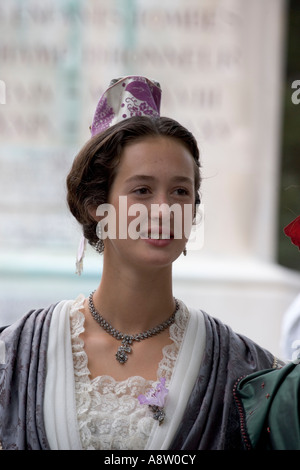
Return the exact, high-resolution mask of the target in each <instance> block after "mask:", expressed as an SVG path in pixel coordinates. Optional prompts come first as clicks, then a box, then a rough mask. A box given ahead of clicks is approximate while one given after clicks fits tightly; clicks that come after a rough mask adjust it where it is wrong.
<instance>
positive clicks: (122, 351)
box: [89, 291, 179, 364]
mask: <svg viewBox="0 0 300 470" xmlns="http://www.w3.org/2000/svg"><path fill="white" fill-rule="evenodd" d="M94 292H95V291H94ZM94 292H92V293H91V294H90V296H89V309H90V312H91V314H92V316H93V318H94V320H96V322H97V323H98V324H99V325H100V326H101V327H102V328H103V329H104V330H105V331H106V332H107V333H109V334H110V335H111V336H113V337H114V338H116V339H117V340H119V341H122V344H121V346H119V349H118V351H117V353H116V359H117V361H119V363H120V364H125V362H126V361H127V359H128V355H127V354H129V353H131V352H132V348H131V346H132V343H133V341H142V340H144V339H147V338H151V336H155V335H158V334H159V333H161V332H162V331H164V330H165V329H166V328H168V327H169V326H170V325H172V323H174V321H175V314H176V312H177V310H178V309H179V302H178V300H177V299H175V298H174V300H175V305H176V308H175V311H174V313H172V315H171V316H170V318H168V320H166V321H164V322H162V323H160V324H159V325H157V326H155V327H154V328H151V329H150V330H147V331H144V332H143V333H138V334H135V335H127V334H125V333H121V332H120V331H118V330H116V329H115V328H113V326H112V325H110V324H109V323H108V322H107V321H106V320H105V319H104V318H103V317H102V315H100V313H99V312H97V310H96V309H95V305H94V302H93V295H94Z"/></svg>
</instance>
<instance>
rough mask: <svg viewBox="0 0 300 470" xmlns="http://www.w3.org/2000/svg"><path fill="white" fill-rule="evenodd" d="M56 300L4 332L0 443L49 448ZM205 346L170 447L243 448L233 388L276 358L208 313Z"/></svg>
mask: <svg viewBox="0 0 300 470" xmlns="http://www.w3.org/2000/svg"><path fill="white" fill-rule="evenodd" d="M54 308H55V305H52V306H50V307H49V308H47V309H41V310H34V311H31V312H29V313H28V314H27V315H25V316H24V317H23V318H21V319H20V320H19V321H17V322H16V323H15V324H13V325H12V326H10V327H8V328H6V329H4V331H3V332H2V333H0V346H1V342H3V343H5V345H6V351H5V361H3V363H2V364H0V448H1V446H2V448H3V449H19V450H22V449H33V450H49V444H48V441H47V437H46V433H45V426H44V421H43V398H44V384H45V377H46V356H47V344H48V334H49V326H50V322H51V316H52V312H53V310H54ZM204 319H205V325H206V349H205V353H204V357H203V361H202V364H201V367H200V369H199V374H198V377H197V380H196V383H195V385H194V388H193V390H192V392H191V395H190V398H189V401H188V404H187V407H186V410H185V413H184V416H183V419H182V422H181V424H180V426H179V428H178V430H177V433H176V435H175V437H174V440H173V442H172V444H171V446H170V450H172V449H174V450H175V449H176V450H180V449H182V450H197V449H206V450H209V449H216V450H217V449H243V443H242V439H241V431H240V429H241V427H240V416H239V414H238V409H237V407H236V405H235V401H234V396H233V389H234V385H235V383H236V381H237V380H238V379H240V377H242V376H245V375H248V374H251V373H252V372H255V371H258V370H262V369H267V368H270V367H272V365H273V362H274V358H273V356H272V355H271V354H270V353H269V352H268V351H265V350H264V349H262V348H260V347H259V346H257V345H256V344H255V343H253V342H252V341H251V340H249V339H248V338H246V337H243V336H241V335H238V334H236V333H234V332H233V331H232V330H231V329H230V328H229V327H227V326H225V325H224V324H223V323H222V322H220V321H219V320H216V319H214V318H212V317H210V316H208V315H207V314H205V313H204Z"/></svg>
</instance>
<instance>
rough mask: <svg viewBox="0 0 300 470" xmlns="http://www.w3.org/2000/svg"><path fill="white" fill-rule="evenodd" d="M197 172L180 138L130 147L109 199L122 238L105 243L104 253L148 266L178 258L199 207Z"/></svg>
mask: <svg viewBox="0 0 300 470" xmlns="http://www.w3.org/2000/svg"><path fill="white" fill-rule="evenodd" d="M194 172H195V167H194V161H193V157H192V155H191V153H190V152H189V151H188V150H187V148H186V147H185V146H184V145H183V144H182V143H181V142H180V141H179V140H177V139H174V138H170V137H147V138H144V139H141V140H138V141H136V142H134V143H132V144H129V145H127V146H126V147H125V149H124V151H123V153H122V156H121V160H120V163H119V165H118V169H117V174H116V176H115V179H114V182H113V184H112V187H111V189H110V192H109V198H108V203H109V204H111V205H112V206H114V208H115V211H116V237H110V238H107V239H106V240H105V250H104V253H105V252H106V253H107V254H109V253H115V254H117V259H118V260H119V261H120V262H122V260H123V261H125V262H130V263H131V264H133V263H135V264H138V265H144V266H145V267H146V266H148V267H149V266H160V267H162V266H167V265H170V264H171V263H172V262H173V261H174V260H175V259H176V258H178V256H179V255H180V254H181V253H182V251H183V250H184V248H185V245H186V242H187V239H188V236H189V231H190V228H191V227H190V224H191V222H192V219H193V214H194V209H195V185H194V181H195V173H194ZM126 211H127V213H126ZM124 224H125V228H124ZM120 233H122V235H121V236H120Z"/></svg>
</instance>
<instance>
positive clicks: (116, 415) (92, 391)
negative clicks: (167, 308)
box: [70, 295, 189, 450]
mask: <svg viewBox="0 0 300 470" xmlns="http://www.w3.org/2000/svg"><path fill="white" fill-rule="evenodd" d="M84 300H85V297H84V296H83V295H80V296H79V297H78V298H77V299H76V300H75V301H74V303H73V305H72V307H71V311H70V318H71V337H72V351H73V362H74V374H75V397H76V406H77V419H78V425H79V433H80V437H81V442H82V446H83V448H84V449H95V450H111V449H113V450H117V449H120V450H125V449H127V450H139V449H141V450H142V449H144V448H145V445H146V443H147V440H148V438H149V436H150V433H151V430H152V427H153V426H154V425H157V422H156V421H154V419H153V415H152V413H151V411H150V410H149V408H148V407H147V406H145V405H141V404H140V403H139V402H138V400H137V397H138V395H140V394H141V393H143V394H144V393H145V392H146V391H147V390H148V389H149V388H151V387H152V386H153V385H154V384H156V382H155V381H152V380H146V379H144V378H143V377H139V376H134V377H129V378H128V379H127V380H124V381H117V380H115V379H114V378H113V377H110V376H100V377H96V378H94V379H92V380H91V379H90V371H89V369H88V358H87V355H86V353H85V350H84V342H83V340H82V339H81V338H79V335H80V334H81V333H83V332H84V315H83V313H82V312H81V311H80V310H81V309H82V308H83V304H84ZM188 318H189V312H188V309H187V308H186V306H185V305H184V304H183V303H182V302H180V308H179V310H178V312H177V314H176V317H175V322H174V323H173V324H172V325H171V326H170V328H169V331H170V338H171V340H172V344H170V345H167V346H165V347H164V348H163V358H162V360H161V361H160V363H159V366H158V370H157V382H158V380H159V378H160V377H165V379H166V386H167V387H168V385H169V383H170V380H171V377H172V373H173V369H174V365H175V362H176V359H177V356H178V352H179V349H180V346H181V343H182V339H183V335H184V331H185V327H186V325H187V321H188Z"/></svg>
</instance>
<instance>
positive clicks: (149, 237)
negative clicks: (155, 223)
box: [141, 228, 174, 248]
mask: <svg viewBox="0 0 300 470" xmlns="http://www.w3.org/2000/svg"><path fill="white" fill-rule="evenodd" d="M141 239H143V240H144V241H145V242H146V243H148V244H149V245H152V246H156V247H161V248H162V247H165V246H168V245H169V244H170V243H171V242H172V240H174V235H173V232H171V231H167V230H166V231H163V230H162V229H161V228H157V229H155V228H152V232H151V231H149V232H148V233H141Z"/></svg>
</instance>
